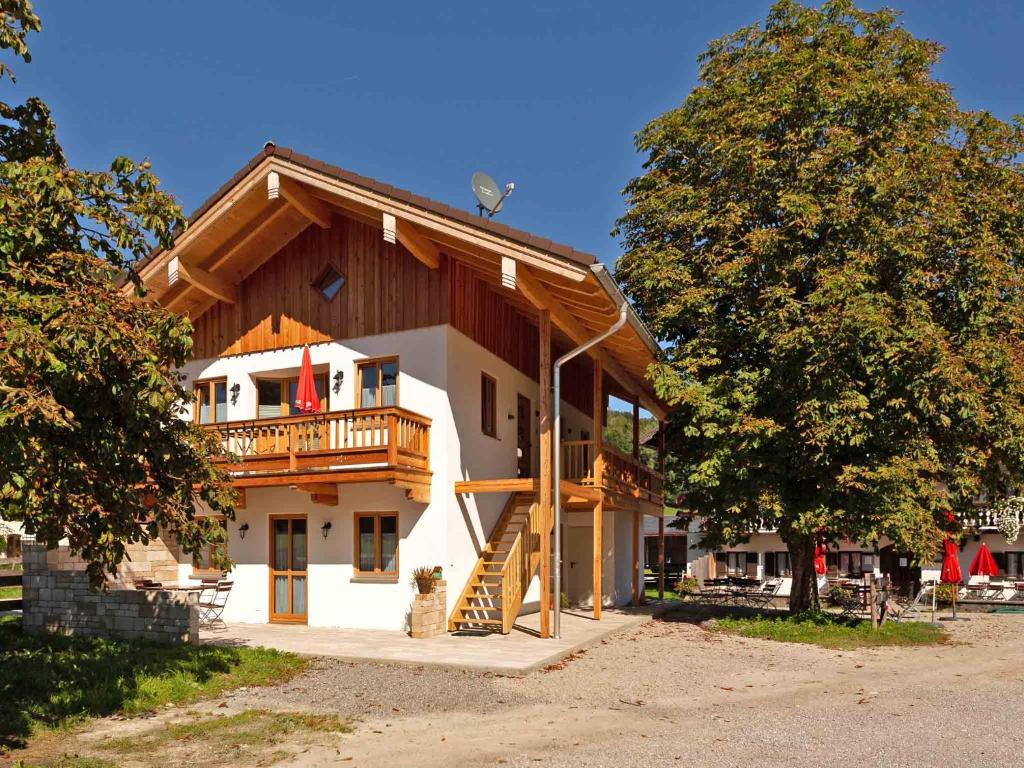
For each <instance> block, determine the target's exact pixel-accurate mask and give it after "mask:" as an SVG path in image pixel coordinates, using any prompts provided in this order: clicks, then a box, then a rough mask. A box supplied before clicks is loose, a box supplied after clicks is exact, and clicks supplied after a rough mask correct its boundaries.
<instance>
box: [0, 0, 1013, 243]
mask: <svg viewBox="0 0 1024 768" xmlns="http://www.w3.org/2000/svg"><path fill="white" fill-rule="evenodd" d="M864 4H865V5H867V6H869V7H877V6H878V5H881V4H882V3H878V2H875V1H874V0H871V1H870V2H864ZM886 4H889V5H895V6H896V7H900V8H902V9H903V10H904V11H905V13H904V16H903V21H904V23H905V24H906V25H907V27H908V28H909V29H911V30H912V31H913V32H914V33H915V34H918V35H920V36H924V37H928V38H931V39H933V40H937V41H939V42H941V43H942V44H943V45H944V46H945V48H946V54H945V58H944V60H943V62H942V64H941V66H940V67H939V69H938V73H937V74H938V76H939V77H940V78H941V79H944V80H946V81H947V82H949V83H951V84H952V85H953V87H954V89H955V92H956V95H957V97H958V98H959V99H960V101H961V103H962V104H964V105H966V106H969V107H972V108H987V109H990V110H992V111H993V112H994V113H996V114H997V115H999V116H1001V117H1004V118H1005V117H1009V116H1010V115H1012V114H1014V113H1015V112H1024V108H1022V106H1021V101H1022V96H1024V86H1022V77H1021V71H1020V66H1019V65H1020V50H1021V40H1022V39H1024V2H1019V1H1017V0H1001V1H1000V0H977V1H976V2H965V1H963V0H959V1H958V0H903V2H899V1H898V0H896V1H895V2H892V3H886ZM768 5H769V3H768V2H766V1H765V0H759V1H757V2H752V1H748V0H743V1H741V0H728V2H716V1H713V0H701V1H699V2H698V1H697V0H690V1H684V0H675V1H674V2H672V1H668V2H644V3H625V2H606V3H585V2H547V3H533V2H505V3H487V2H479V0H477V1H476V2H440V3H423V2H415V3H413V2H392V3H387V4H381V3H349V2H298V1H296V2H280V0H277V2H264V1H263V0H247V1H246V2H244V3H243V2H228V1H227V0H217V1H216V2H202V3H200V2H138V0H132V1H130V2H129V1H126V0H103V1H102V2H98V3H86V2H72V1H70V0H60V1H58V0H38V2H37V4H36V8H37V11H38V12H39V13H40V15H41V16H42V19H43V31H42V33H41V34H39V35H36V36H34V37H33V38H32V39H31V41H30V44H31V47H32V50H33V53H34V61H33V63H32V64H29V65H25V64H17V65H16V73H17V75H18V84H17V88H16V96H15V97H14V98H11V97H10V86H9V85H5V86H4V88H5V90H6V92H7V95H8V98H7V100H9V101H13V100H17V101H21V100H23V99H24V97H26V96H28V95H39V96H42V97H43V98H44V99H45V100H46V101H47V102H48V103H49V104H50V105H51V107H52V108H53V109H54V113H55V116H56V119H57V123H58V126H59V129H60V137H61V140H62V141H63V143H64V146H65V148H66V149H67V151H68V155H69V158H70V160H71V162H72V163H73V164H75V165H77V166H83V167H102V166H106V165H107V164H108V163H109V160H110V159H111V158H112V157H113V156H114V155H115V154H119V153H120V154H127V155H129V156H132V157H143V156H147V157H149V158H150V159H151V160H152V161H153V164H154V167H155V169H156V171H157V174H158V175H159V176H160V178H161V179H162V181H163V184H164V186H165V187H166V189H168V190H169V191H171V192H172V193H173V194H174V195H175V196H176V197H177V198H178V200H179V201H180V202H181V204H182V206H183V207H184V208H185V210H186V212H187V213H190V212H191V211H192V209H194V208H195V207H196V206H198V205H199V204H200V203H201V202H202V201H203V200H204V199H205V198H206V197H207V196H208V195H209V194H210V193H211V192H213V190H215V189H216V188H217V187H218V186H219V185H220V184H221V183H223V182H224V181H225V180H226V179H227V178H228V177H229V176H230V175H231V174H232V173H234V171H236V170H237V169H238V168H239V167H240V166H241V165H242V163H244V162H245V161H246V160H248V158H249V157H251V156H252V155H253V154H254V153H255V152H256V151H257V150H258V149H259V148H260V147H261V146H262V145H263V143H264V141H266V140H267V139H271V138H272V139H274V140H275V141H276V142H277V143H278V144H280V145H286V146H291V147H293V148H295V149H297V150H299V151H302V152H305V153H307V154H310V155H313V156H315V157H317V158H320V159H322V160H325V161H327V162H331V163H334V164H336V165H340V166H342V167H344V168H348V169H350V170H353V171H356V172H359V173H362V174H365V175H368V176H372V177H374V178H377V179H380V180H382V181H385V182H387V183H390V184H394V185H396V186H400V187H405V188H407V189H411V190H413V191H415V192H417V193H420V194H424V195H427V196H428V197H432V198H435V199H437V200H441V201H443V202H446V203H449V204H452V205H458V206H462V207H465V208H470V207H471V206H472V198H471V193H470V190H469V177H470V174H471V173H472V171H474V170H476V169H484V170H487V171H488V172H490V173H491V174H492V175H493V176H494V177H495V178H496V179H497V180H498V181H499V182H500V183H504V182H505V181H509V180H512V181H515V182H516V192H515V195H514V196H513V197H512V199H511V200H510V201H509V203H508V205H507V208H506V210H505V211H504V212H502V213H501V214H500V217H501V220H503V221H505V222H506V223H508V224H510V225H513V226H518V227H522V228H525V229H528V230H530V231H532V232H535V233H537V234H539V235H543V236H546V237H550V238H552V239H554V240H557V241H560V242H566V243H569V244H572V245H574V246H575V247H577V248H580V249H582V250H587V251H590V252H592V253H595V254H597V255H599V256H600V257H601V258H602V259H604V260H605V261H613V260H614V259H615V258H616V256H617V255H618V253H619V246H618V244H617V243H616V242H615V241H614V240H613V239H612V238H611V237H610V235H609V231H610V229H611V228H612V225H613V223H614V220H615V218H616V217H617V216H618V215H620V214H621V212H622V210H623V204H622V197H621V195H620V190H621V189H622V186H623V185H624V183H625V182H626V181H627V180H628V179H629V178H630V177H631V176H634V175H636V174H637V173H638V172H639V170H640V162H641V158H640V157H639V156H638V155H637V154H636V153H635V151H634V149H633V144H632V137H633V134H634V133H635V132H636V131H637V130H638V129H639V128H640V127H641V126H642V125H643V124H644V123H645V122H646V121H647V120H649V119H650V118H652V117H653V116H655V115H657V114H658V113H660V112H662V111H664V110H666V109H668V108H670V107H672V106H674V105H676V104H678V103H679V102H680V101H681V100H682V99H683V98H684V97H685V95H686V94H687V92H688V91H689V90H690V89H691V88H692V87H693V85H694V83H695V77H696V57H697V55H698V54H699V53H700V52H701V51H702V50H703V49H704V46H705V43H706V42H707V41H708V40H710V39H712V38H715V37H718V36H720V35H723V34H725V33H727V32H730V31H732V30H734V29H736V28H737V27H739V26H741V25H744V24H747V23H750V22H753V21H755V20H757V19H760V18H763V17H764V15H765V12H766V10H767V8H768Z"/></svg>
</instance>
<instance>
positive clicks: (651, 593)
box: [644, 584, 679, 600]
mask: <svg viewBox="0 0 1024 768" xmlns="http://www.w3.org/2000/svg"><path fill="white" fill-rule="evenodd" d="M644 597H646V598H647V599H648V600H657V599H658V588H657V587H648V588H647V589H645V590H644ZM665 599H666V600H678V599H679V594H678V593H677V592H676V591H675V590H674V589H669V587H668V585H667V584H666V585H665Z"/></svg>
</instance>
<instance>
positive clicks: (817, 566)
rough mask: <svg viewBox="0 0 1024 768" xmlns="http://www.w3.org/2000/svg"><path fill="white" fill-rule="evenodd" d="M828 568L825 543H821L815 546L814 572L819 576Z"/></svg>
mask: <svg viewBox="0 0 1024 768" xmlns="http://www.w3.org/2000/svg"><path fill="white" fill-rule="evenodd" d="M827 570H828V568H827V567H826V566H825V545H824V544H819V545H818V546H816V547H815V548H814V572H815V573H816V574H818V575H819V576H820V575H821V574H823V573H825V571H827Z"/></svg>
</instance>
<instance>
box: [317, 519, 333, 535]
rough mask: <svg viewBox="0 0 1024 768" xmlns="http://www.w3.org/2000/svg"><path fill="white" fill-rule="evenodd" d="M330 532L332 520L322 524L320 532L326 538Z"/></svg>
mask: <svg viewBox="0 0 1024 768" xmlns="http://www.w3.org/2000/svg"><path fill="white" fill-rule="evenodd" d="M330 532H331V521H330V520H328V521H327V522H326V523H324V524H323V525H321V526H320V533H321V534H322V535H323V537H324V538H325V539H326V538H327V534H328V533H330Z"/></svg>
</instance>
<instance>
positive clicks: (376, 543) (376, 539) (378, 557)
mask: <svg viewBox="0 0 1024 768" xmlns="http://www.w3.org/2000/svg"><path fill="white" fill-rule="evenodd" d="M366 517H369V518H372V519H373V570H372V571H364V570H362V569H361V568H360V567H359V555H360V551H359V521H360V520H361V519H363V518H366ZM384 517H393V518H395V570H393V571H384V570H381V566H382V565H383V562H384V553H383V552H382V551H381V543H382V537H381V530H380V527H381V526H380V521H381V518H384ZM352 536H353V540H352V573H353V574H354V575H355V576H356V577H366V576H374V577H379V578H383V579H392V580H397V579H398V574H399V572H400V570H401V565H400V564H399V560H398V558H399V554H400V553H399V550H400V549H401V546H400V545H401V542H402V536H401V533H400V530H399V527H398V511H397V510H385V511H383V512H355V513H353V515H352Z"/></svg>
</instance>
